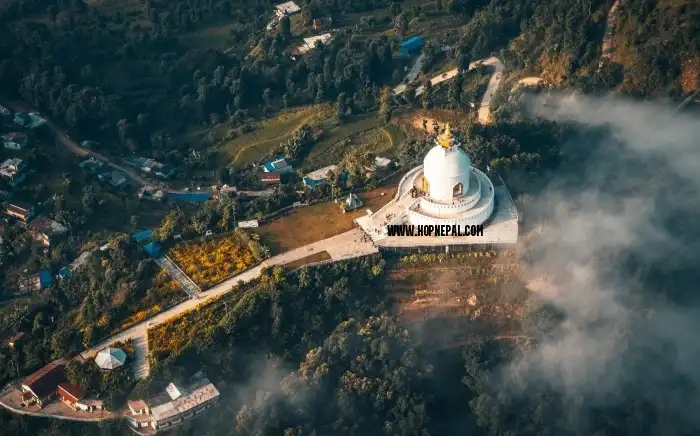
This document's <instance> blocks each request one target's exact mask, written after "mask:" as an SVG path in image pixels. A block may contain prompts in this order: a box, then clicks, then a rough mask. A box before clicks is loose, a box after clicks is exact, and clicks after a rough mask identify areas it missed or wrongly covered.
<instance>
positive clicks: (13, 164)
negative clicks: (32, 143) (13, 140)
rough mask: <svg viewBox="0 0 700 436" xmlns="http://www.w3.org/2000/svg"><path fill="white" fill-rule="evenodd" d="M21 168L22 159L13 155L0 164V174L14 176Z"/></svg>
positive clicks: (22, 166)
mask: <svg viewBox="0 0 700 436" xmlns="http://www.w3.org/2000/svg"><path fill="white" fill-rule="evenodd" d="M23 169H24V164H23V163H22V159H18V158H16V157H13V158H12V159H7V160H6V161H5V162H3V163H1V164H0V175H2V176H4V177H15V176H16V175H17V174H18V173H19V172H20V171H22V170H23Z"/></svg>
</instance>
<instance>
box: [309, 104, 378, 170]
mask: <svg viewBox="0 0 700 436" xmlns="http://www.w3.org/2000/svg"><path fill="white" fill-rule="evenodd" d="M378 125H379V120H378V119H377V114H376V113H370V114H364V115H361V116H359V117H357V118H356V119H354V120H352V121H349V122H347V123H342V124H338V125H336V126H334V127H332V128H331V129H330V130H328V131H327V132H325V133H324V135H323V138H322V139H321V140H320V141H319V142H317V143H316V144H314V146H313V147H312V148H311V150H310V151H309V153H308V154H307V156H306V158H305V159H304V163H303V164H302V166H303V167H309V168H310V167H319V166H323V165H330V164H335V163H338V162H340V160H342V157H343V155H344V154H345V152H346V151H347V148H348V146H349V145H350V144H343V143H342V142H343V141H344V140H346V139H350V140H351V142H352V141H353V136H355V135H358V134H360V133H362V132H365V131H368V130H371V129H375V128H376V127H377V126H378ZM355 145H357V142H355ZM329 155H330V156H329Z"/></svg>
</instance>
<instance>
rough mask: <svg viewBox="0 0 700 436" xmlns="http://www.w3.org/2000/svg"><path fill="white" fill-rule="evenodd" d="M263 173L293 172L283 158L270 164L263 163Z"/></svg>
mask: <svg viewBox="0 0 700 436" xmlns="http://www.w3.org/2000/svg"><path fill="white" fill-rule="evenodd" d="M262 168H263V171H264V172H266V173H274V172H278V173H289V172H292V171H294V168H292V166H291V165H289V164H288V163H287V160H286V159H285V158H280V159H276V160H273V161H270V162H265V163H264V164H263V166H262Z"/></svg>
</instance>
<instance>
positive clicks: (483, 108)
mask: <svg viewBox="0 0 700 436" xmlns="http://www.w3.org/2000/svg"><path fill="white" fill-rule="evenodd" d="M418 60H420V57H419V58H418V59H417V60H416V64H418ZM421 63H422V61H421ZM482 65H483V66H487V67H493V69H494V71H493V74H492V75H491V79H490V80H489V84H488V86H487V87H486V91H485V92H484V96H483V97H482V98H481V103H480V104H479V118H478V119H479V122H480V123H482V124H488V123H490V122H491V98H492V97H493V95H494V94H495V93H496V91H497V90H498V87H499V86H500V85H501V80H502V79H503V69H504V67H503V63H501V61H500V60H499V59H498V58H497V57H490V58H487V59H481V60H479V61H474V62H472V63H470V64H469V70H472V69H474V68H477V67H479V66H482ZM421 66H422V65H421ZM414 67H415V65H414ZM412 71H413V70H412ZM458 74H459V68H454V69H452V70H450V71H446V72H444V73H440V74H438V75H436V76H434V77H433V78H431V79H430V84H431V85H433V86H435V85H438V84H440V83H442V82H446V81H448V80H451V79H454V78H455V77H457V75H458ZM416 76H417V75H416ZM414 79H415V77H414ZM406 89H407V87H406V86H405V85H399V86H397V87H396V88H394V95H401V94H403V93H404V92H405V91H406ZM424 91H425V85H421V86H419V87H418V88H417V89H416V97H418V96H419V95H421V94H423V92H424Z"/></svg>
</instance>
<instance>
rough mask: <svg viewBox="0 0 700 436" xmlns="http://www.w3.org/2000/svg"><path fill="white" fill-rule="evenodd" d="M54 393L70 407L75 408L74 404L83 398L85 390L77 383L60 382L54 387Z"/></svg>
mask: <svg viewBox="0 0 700 436" xmlns="http://www.w3.org/2000/svg"><path fill="white" fill-rule="evenodd" d="M56 394H58V397H59V398H60V399H61V401H63V402H64V403H66V404H68V405H69V406H71V407H72V408H74V409H75V408H76V406H75V404H76V403H77V402H78V401H80V400H82V399H83V398H85V392H84V391H83V390H82V389H81V388H80V386H78V385H74V384H71V383H61V384H60V385H58V389H56Z"/></svg>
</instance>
